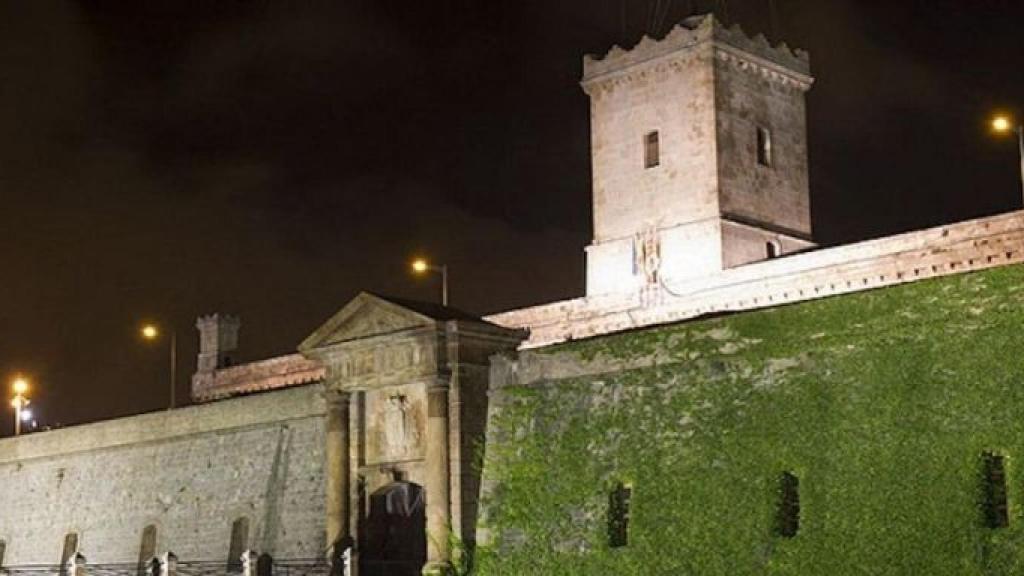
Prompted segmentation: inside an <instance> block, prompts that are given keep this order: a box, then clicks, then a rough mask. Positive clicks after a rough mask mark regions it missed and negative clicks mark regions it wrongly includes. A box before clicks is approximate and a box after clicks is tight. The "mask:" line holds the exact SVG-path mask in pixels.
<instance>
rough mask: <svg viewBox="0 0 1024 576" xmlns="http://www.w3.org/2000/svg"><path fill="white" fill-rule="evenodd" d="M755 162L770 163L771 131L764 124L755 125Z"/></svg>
mask: <svg viewBox="0 0 1024 576" xmlns="http://www.w3.org/2000/svg"><path fill="white" fill-rule="evenodd" d="M757 163H758V164H760V165H761V166H771V165H772V131H771V130H769V129H767V128H765V127H764V126H758V127H757Z"/></svg>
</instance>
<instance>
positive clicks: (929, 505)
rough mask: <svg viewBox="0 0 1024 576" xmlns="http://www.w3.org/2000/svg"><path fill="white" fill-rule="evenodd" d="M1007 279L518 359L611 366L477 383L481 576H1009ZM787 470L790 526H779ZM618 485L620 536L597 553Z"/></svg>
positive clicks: (1001, 273) (1013, 356) (916, 286)
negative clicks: (992, 473)
mask: <svg viewBox="0 0 1024 576" xmlns="http://www.w3.org/2000/svg"><path fill="white" fill-rule="evenodd" d="M1022 280H1024V268H1022V267H1019V266H1014V267H1005V268H1000V269H994V270H990V271H986V272H980V273H974V274H967V275H960V276H955V277H947V278H943V279H937V280H929V281H922V282H916V283H913V284H907V285H903V286H898V287H890V288H886V289H883V290H875V291H870V292H862V293H857V294H852V295H847V296H840V297H833V298H828V299H823V300H817V301H812V302H806V303H801V304H797V305H791V306H783V307H777V308H773V309H767V310H761V311H754V312H747V313H741V314H735V315H731V316H724V317H719V318H713V319H706V320H698V321H693V322H688V323H683V324H678V325H673V326H668V327H660V328H655V329H649V330H643V331H636V332H630V333H624V334H618V335H612V336H607V337H602V338H595V339H590V340H586V341H581V342H576V343H570V344H566V345H561V346H556V347H551V348H548V349H545V350H543V351H541V352H535V353H533V354H539V355H543V356H548V357H550V359H551V360H552V361H564V362H571V363H576V364H579V365H581V366H586V365H591V366H604V367H609V366H610V367H612V369H610V371H607V372H604V373H600V374H598V375H594V376H588V377H581V378H571V379H562V380H557V381H544V382H540V383H535V384H531V385H528V386H526V385H520V386H510V387H507V388H502V389H500V390H497V391H495V392H494V393H493V394H492V404H493V406H494V411H493V416H492V420H491V422H490V432H489V443H488V444H487V446H486V455H485V464H484V466H485V468H484V476H485V480H486V483H487V486H488V489H487V490H486V491H485V494H484V502H483V509H484V512H485V513H484V517H483V520H482V522H483V523H484V526H485V528H486V529H487V530H488V531H489V532H490V534H491V535H492V538H491V541H490V543H488V544H487V545H486V546H482V547H481V548H479V549H478V550H477V553H476V558H475V564H476V573H477V574H479V575H481V576H489V575H522V574H544V575H566V576H568V575H581V576H582V575H587V576H590V575H595V574H616V575H622V574H635V575H638V576H639V575H643V576H651V575H660V574H664V575H672V576H679V575H695V576H696V575H699V576H712V575H718V574H721V575H726V574H728V575H730V576H734V575H743V574H751V575H753V574H757V575H765V574H769V575H784V574H785V575H815V576H818V575H821V574H828V575H829V576H843V575H854V574H856V575H872V576H882V575H890V574H891V575H899V576H906V575H917V574H922V575H924V574H927V575H945V574H949V575H957V576H960V575H975V574H976V575H985V576H990V575H1003V574H1024V528H1022V527H1024V512H1022V508H1021V506H1020V503H1021V502H1024V481H1022V478H1024V476H1022V474H1021V464H1020V462H1021V461H1022V460H1024V458H1021V456H1024V308H1022V304H1024V289H1022V286H1024V282H1022ZM528 356H529V355H527V358H526V359H524V360H523V361H526V362H528V361H529V358H528ZM616 366H618V367H619V368H615V367H616ZM985 451H992V452H996V453H999V454H1001V455H1003V456H1004V457H1005V462H1006V478H1007V482H1008V486H1009V490H1008V494H1009V506H1010V508H1009V514H1010V526H1009V527H1008V528H1001V529H991V528H987V527H986V526H985V519H984V513H983V510H981V508H980V506H981V502H982V496H983V494H982V492H983V490H982V487H981V469H982V454H983V453H984V452H985ZM784 471H789V472H792V473H793V474H795V475H796V476H797V477H798V478H799V489H800V527H799V532H798V534H797V535H796V536H795V537H794V538H781V537H779V536H777V535H776V530H775V529H774V528H775V520H776V514H777V508H776V506H777V502H778V498H779V477H780V474H781V473H782V472H784ZM618 482H625V483H628V484H630V485H631V486H632V488H633V492H632V499H631V509H630V511H631V520H630V526H629V545H628V546H626V547H624V548H610V547H609V546H608V542H607V538H608V524H607V517H606V513H607V506H608V502H609V491H610V490H611V489H612V488H613V487H614V486H615V485H616V483H618Z"/></svg>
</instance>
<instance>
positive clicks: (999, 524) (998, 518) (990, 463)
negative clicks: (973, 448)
mask: <svg viewBox="0 0 1024 576" xmlns="http://www.w3.org/2000/svg"><path fill="white" fill-rule="evenodd" d="M983 460H984V470H983V474H984V476H983V477H982V485H983V497H984V502H983V504H984V506H983V508H984V510H985V524H986V525H987V526H988V527H989V528H1006V527H1007V526H1009V525H1010V514H1009V507H1008V505H1007V501H1006V465H1005V463H1004V462H1003V457H1002V456H1000V455H998V454H993V453H991V452H986V453H985V454H984V455H983Z"/></svg>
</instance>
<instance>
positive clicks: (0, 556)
mask: <svg viewBox="0 0 1024 576" xmlns="http://www.w3.org/2000/svg"><path fill="white" fill-rule="evenodd" d="M6 552H7V542H5V541H3V540H0V568H3V567H4V553H6Z"/></svg>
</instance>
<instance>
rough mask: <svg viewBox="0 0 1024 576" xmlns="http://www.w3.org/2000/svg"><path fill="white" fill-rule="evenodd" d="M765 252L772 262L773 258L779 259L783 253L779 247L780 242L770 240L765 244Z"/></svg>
mask: <svg viewBox="0 0 1024 576" xmlns="http://www.w3.org/2000/svg"><path fill="white" fill-rule="evenodd" d="M764 251H765V255H766V256H767V257H768V259H769V260H771V259H772V258H778V257H779V255H780V254H781V253H782V248H781V247H780V246H779V243H778V242H776V241H774V240H769V241H768V242H765V243H764Z"/></svg>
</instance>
